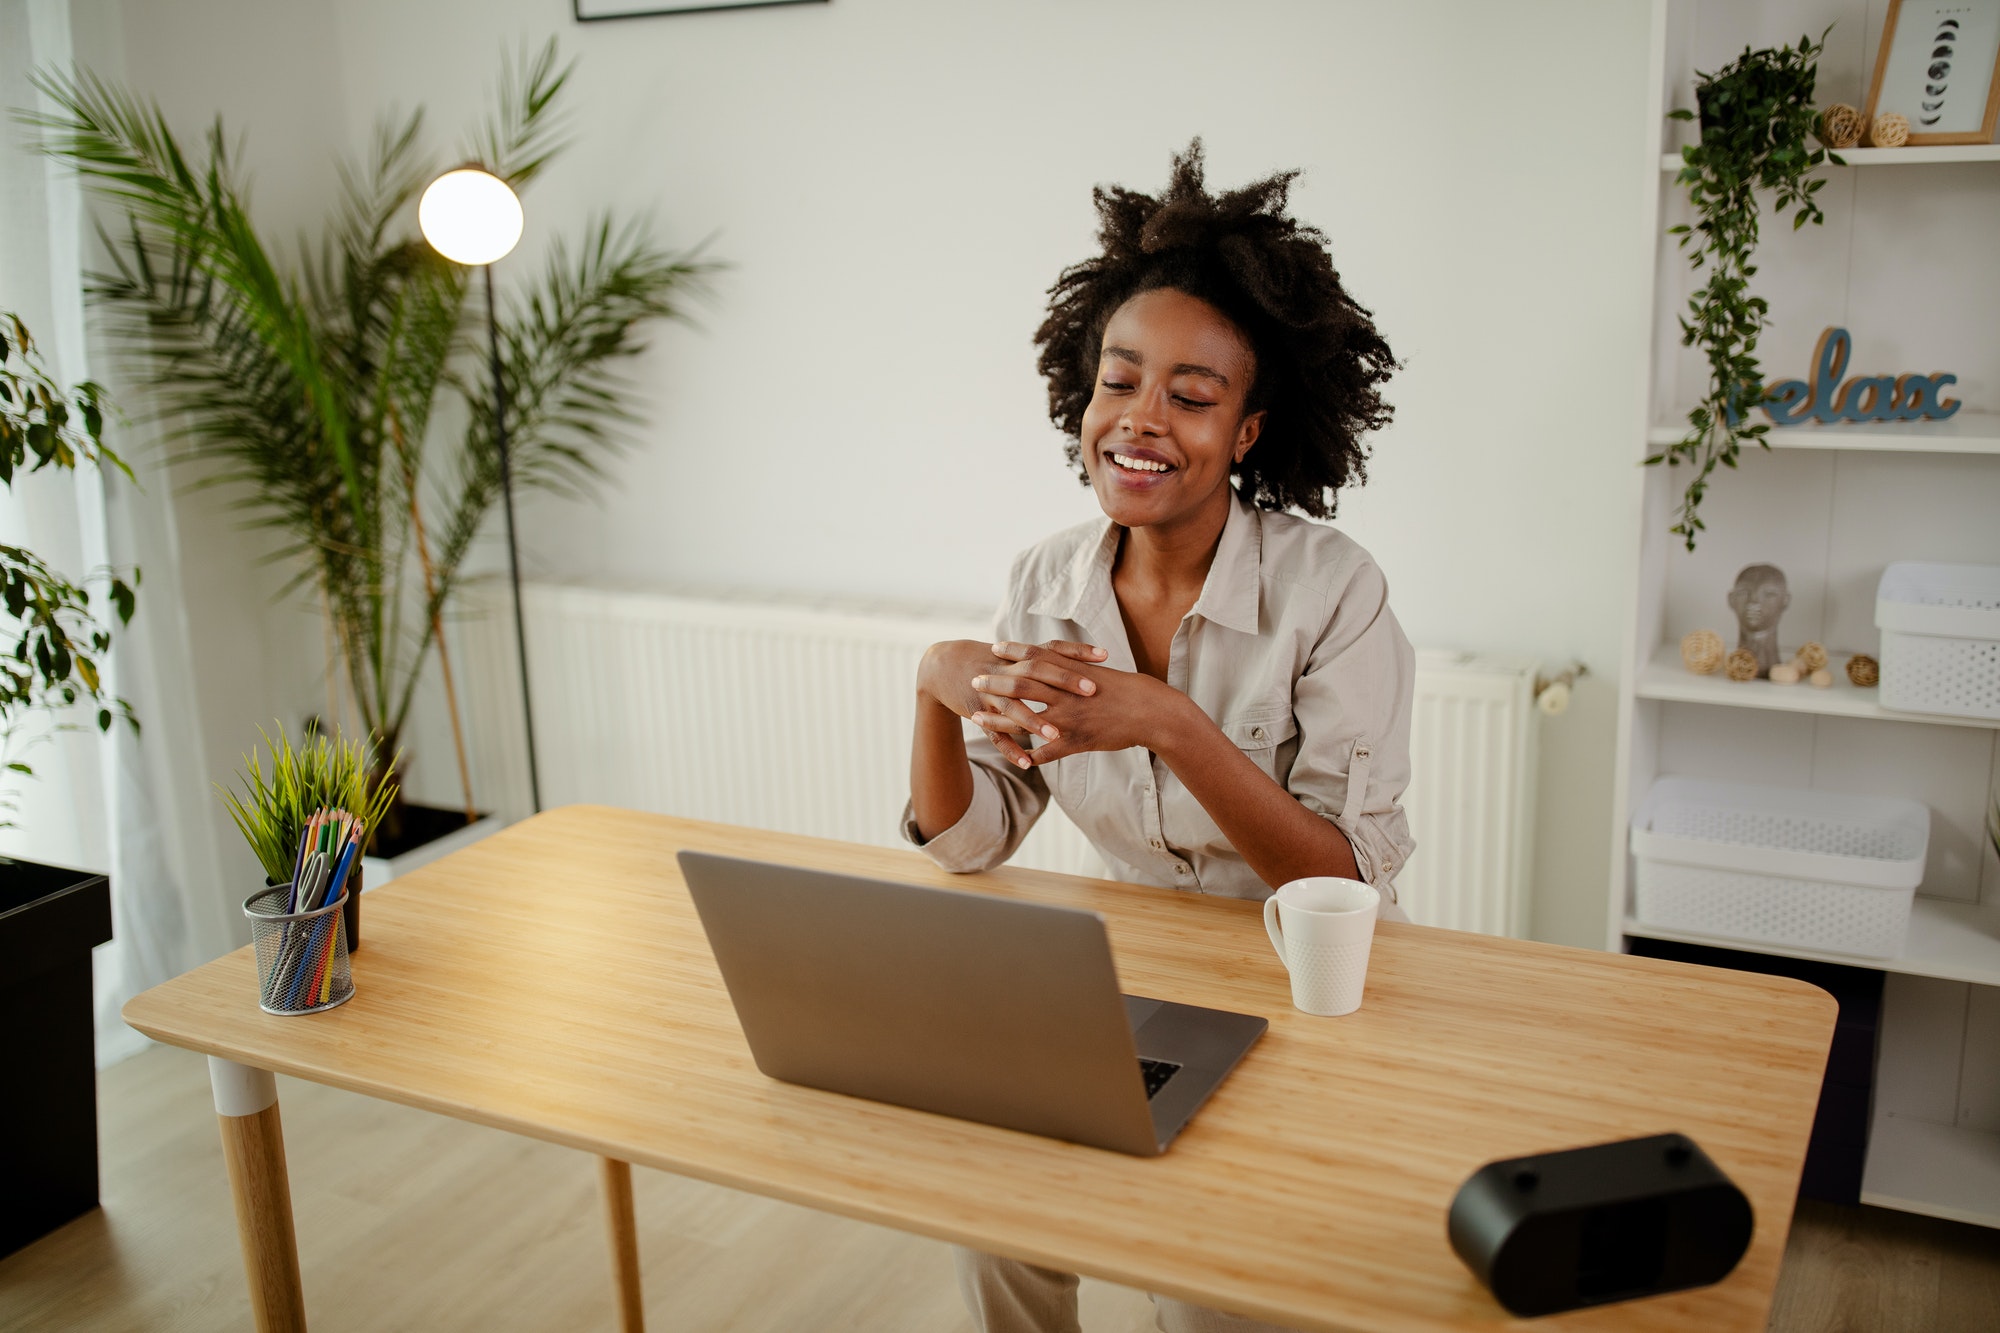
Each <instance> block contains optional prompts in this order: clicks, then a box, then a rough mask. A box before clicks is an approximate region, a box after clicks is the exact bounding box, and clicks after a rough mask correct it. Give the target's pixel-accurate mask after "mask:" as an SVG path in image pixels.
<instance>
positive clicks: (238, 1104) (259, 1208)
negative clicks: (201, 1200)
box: [208, 1055, 306, 1333]
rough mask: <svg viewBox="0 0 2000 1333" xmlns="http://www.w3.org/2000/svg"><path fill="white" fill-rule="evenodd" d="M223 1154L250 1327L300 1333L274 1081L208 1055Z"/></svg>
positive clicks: (302, 1315)
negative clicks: (240, 1250)
mask: <svg viewBox="0 0 2000 1333" xmlns="http://www.w3.org/2000/svg"><path fill="white" fill-rule="evenodd" d="M208 1080H209V1085H210V1086H211V1087H212V1088H213V1089H214V1091H215V1113H216V1115H217V1116H218V1117H220V1118H221V1120H222V1156H223V1160H224V1161H225V1162H227V1163H228V1165H229V1190H230V1193H231V1194H233V1195H234V1196H235V1198H236V1238H237V1240H238V1241H239V1242H241V1244H242V1246H243V1275H244V1277H245V1278H246V1279H247V1280H248V1281H249V1284H250V1313H251V1315H252V1316H253V1317H254V1318H255V1319H256V1321H257V1333H305V1327H306V1302H305V1293H304V1290H303V1289H302V1288H301V1287H300V1285H299V1245H298V1239H297V1236H296V1235H295V1234H294V1233H293V1230H292V1186H291V1181H290V1180H289V1179H288V1178H287V1176H286V1174H285V1133H284V1130H283V1128H282V1127H281V1126H280V1125H279V1123H278V1080H277V1079H276V1078H275V1077H273V1076H272V1074H271V1073H270V1072H269V1071H268V1070H263V1069H252V1068H251V1067H250V1066H248V1065H239V1064H237V1063H236V1062H235V1061H233V1060H223V1059H219V1058H218V1057H216V1056H213V1055H211V1056H209V1057H208Z"/></svg>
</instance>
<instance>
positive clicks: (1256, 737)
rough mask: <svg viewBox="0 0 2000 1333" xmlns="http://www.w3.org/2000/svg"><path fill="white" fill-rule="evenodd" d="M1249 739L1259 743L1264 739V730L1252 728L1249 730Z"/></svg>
mask: <svg viewBox="0 0 2000 1333" xmlns="http://www.w3.org/2000/svg"><path fill="white" fill-rule="evenodd" d="M1250 739H1251V740H1253V741H1261V740H1263V739H1264V729H1263V728H1262V727H1252V728H1250Z"/></svg>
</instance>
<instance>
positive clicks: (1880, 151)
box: [1660, 6, 2000, 171]
mask: <svg viewBox="0 0 2000 1333" xmlns="http://www.w3.org/2000/svg"><path fill="white" fill-rule="evenodd" d="M1831 7H1832V6H1827V8H1831ZM1848 7H1849V8H1855V9H1858V8H1860V6H1848ZM1877 22H1878V26H1879V22H1880V19H1879V15H1878V16H1877ZM1793 40H1796V39H1793ZM1840 157H1841V160H1842V161H1843V162H1845V163H1846V164H1847V165H1848V166H1850V167H1919V166H1936V165H1938V164H1940V163H1947V162H2000V144H1993V143H1954V144H1942V145H1939V146H1937V147H1927V148H1910V147H1907V146H1905V147H1902V148H1843V149H1841V150H1840ZM1684 165H1686V164H1685V163H1684V162H1683V161H1682V160H1681V155H1680V151H1679V150H1678V149H1676V150H1675V151H1673V152H1671V153H1665V154H1662V155H1661V157H1660V170H1662V171H1679V170H1680V169H1681V167H1682V166H1684ZM1832 169H1833V170H1835V171H1838V170H1839V169H1840V168H1838V167H1834V168H1832Z"/></svg>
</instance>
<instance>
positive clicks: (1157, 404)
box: [1119, 389, 1167, 435]
mask: <svg viewBox="0 0 2000 1333" xmlns="http://www.w3.org/2000/svg"><path fill="white" fill-rule="evenodd" d="M1119 424H1120V425H1122V426H1124V427H1125V429H1127V430H1129V431H1131V432H1132V433H1133V434H1134V435H1164V434H1165V433H1166V430H1167V399H1166V395H1165V394H1163V393H1161V392H1160V391H1159V390H1158V389H1150V390H1149V389H1141V390H1139V391H1138V392H1137V393H1134V394H1133V395H1132V396H1131V397H1130V398H1128V399H1126V400H1125V413H1124V416H1123V418H1122V419H1121V420H1120V422H1119Z"/></svg>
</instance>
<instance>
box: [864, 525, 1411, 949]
mask: <svg viewBox="0 0 2000 1333" xmlns="http://www.w3.org/2000/svg"><path fill="white" fill-rule="evenodd" d="M1118 536H1119V530H1118V528H1117V527H1116V526H1115V525H1113V524H1112V522H1111V521H1110V520H1109V519H1097V520H1095V521H1093V522H1090V523H1085V524H1081V525H1079V526H1077V527H1074V528H1071V529H1069V530H1068V531H1066V532H1061V533H1058V534H1056V535H1055V536H1053V537H1050V538H1049V539H1048V540H1046V541H1043V542H1041V543H1039V544H1038V545H1036V546H1033V547H1030V548H1029V549H1028V550H1026V551H1024V552H1023V553H1022V554H1021V555H1020V556H1019V557H1018V558H1017V559H1016V560H1015V562H1014V568H1013V572H1012V574H1011V575H1010V576H1009V578H1008V586H1007V596H1006V600H1005V601H1004V602H1003V603H1002V604H1001V607H1000V612H999V615H998V616H997V617H996V619H995V628H994V637H995V639H996V640H1000V639H1011V640H1015V641H1017V642H1021V643H1044V642H1047V641H1048V640H1050V639H1070V640H1076V641H1080V642H1083V643H1091V644H1096V645H1097V646H1098V647H1100V648H1103V649H1104V650H1105V652H1106V653H1107V655H1108V656H1107V658H1106V665H1108V666H1111V667H1115V668H1117V669H1118V670H1121V671H1134V670H1137V667H1136V664H1135V663H1134V661H1133V657H1132V649H1131V645H1130V644H1129V642H1128V641H1127V640H1126V637H1125V624H1124V620H1123V618H1122V617H1121V616H1120V615H1119V612H1118V601H1117V598H1116V596H1115V595H1114V594H1113V592H1112V589H1111V564H1112V560H1113V558H1114V557H1115V556H1116V554H1117V551H1118ZM1415 672H1416V655H1415V653H1414V652H1412V651H1411V648H1410V643H1409V640H1408V639H1406V638H1404V637H1403V631H1402V629H1401V627H1400V626H1398V625H1397V623H1396V617H1395V616H1394V615H1393V614H1392V613H1391V612H1390V610H1389V589H1388V584H1387V582H1386V581H1385V580H1384V579H1383V577H1382V571H1381V569H1380V568H1379V567H1378V566H1377V565H1376V564H1375V562H1374V561H1373V560H1372V559H1371V558H1370V557H1369V555H1368V553H1367V552H1366V551H1364V550H1362V549H1361V547H1360V546H1358V545H1356V544H1355V542H1353V541H1352V540H1351V539H1349V538H1348V537H1347V536H1346V535H1344V534H1342V533H1340V532H1338V531H1336V530H1335V529H1333V528H1330V527H1327V526H1325V525H1323V524H1319V523H1314V522H1310V521H1308V520H1306V519H1302V518H1298V517H1295V516H1293V515H1290V514H1283V513H1269V512H1265V511H1262V510H1259V509H1256V508H1254V507H1253V506H1251V505H1249V504H1247V503H1245V502H1244V501H1242V500H1241V499H1238V500H1236V501H1235V502H1234V503H1233V504H1232V505H1231V507H1230V511H1229V518H1228V520H1227V522H1226V523H1225V524H1224V526H1223V529H1222V540H1221V542H1220V544H1219V545H1218V546H1217V547H1216V552H1215V560H1214V562H1213V563H1212V564H1211V565H1210V566H1209V570H1208V579H1207V581H1206V582H1205V583H1204V584H1203V585H1202V590H1201V596H1200V597H1199V598H1198V599H1197V600H1196V601H1195V604H1194V607H1193V609H1192V610H1190V611H1189V612H1188V613H1187V615H1186V616H1185V617H1183V618H1182V620H1181V623H1180V625H1179V627H1178V628H1176V629H1175V631H1174V639H1173V647H1172V650H1171V653H1170V655H1169V658H1168V663H1167V684H1169V685H1171V686H1173V687H1174V688H1175V689H1177V690H1179V691H1181V692H1182V693H1183V694H1186V695H1187V696H1188V697H1189V698H1190V699H1192V700H1194V702H1195V703H1196V704H1197V705H1199V706H1200V708H1201V710H1202V711H1203V712H1205V713H1207V714H1208V715H1209V717H1211V718H1213V719H1214V720H1215V722H1216V724H1217V725H1218V726H1220V727H1221V728H1222V730H1223V731H1224V733H1226V734H1227V735H1228V736H1229V738H1230V739H1231V740H1233V741H1235V742H1236V744H1237V745H1239V746H1241V747H1242V749H1243V752H1244V753H1245V754H1247V755H1249V756H1250V758H1251V759H1253V760H1255V761H1256V764H1257V766H1258V767H1259V768H1261V769H1262V770H1263V771H1264V772H1266V773H1268V774H1270V776H1271V777H1272V778H1274V779H1276V780H1277V782H1278V783H1279V784H1280V785H1281V786H1283V787H1284V788H1285V790H1287V791H1289V792H1290V793H1291V794H1292V795H1293V796H1294V797H1296V798H1297V799H1298V800H1299V802H1300V803H1301V804H1303V805H1304V806H1305V807H1306V808H1307V809H1309V810H1311V811H1312V812H1313V813H1315V814H1317V815H1319V816H1320V817H1321V818H1324V819H1330V820H1332V821H1333V822H1334V823H1335V824H1336V825H1338V826H1339V828H1340V830H1341V832H1342V833H1344V834H1346V835H1347V839H1348V841H1349V842H1350V843H1352V844H1353V846H1354V859H1355V861H1356V862H1357V864H1358V865H1359V867H1360V872H1361V877H1362V878H1363V879H1365V880H1367V881H1368V882H1369V883H1370V884H1373V885H1374V886H1376V887H1377V888H1378V889H1381V890H1382V893H1383V898H1384V899H1385V902H1384V905H1383V908H1384V914H1385V915H1388V916H1393V917H1401V916H1402V913H1401V912H1400V911H1397V910H1395V909H1394V907H1393V906H1392V904H1393V902H1394V898H1395V887H1394V885H1395V875H1396V872H1397V871H1398V870H1400V869H1401V868H1402V866H1403V865H1404V863H1405V862H1407V861H1408V860H1409V856H1410V852H1411V850H1412V848H1413V847H1414V845H1415V844H1414V843H1413V842H1412V840H1411V838H1410V829H1409V821H1408V820H1407V819H1406V818H1405V817H1404V815H1403V809H1402V806H1401V805H1400V804H1399V801H1400V799H1401V797H1402V794H1403V790H1404V788H1405V787H1407V786H1408V785H1409V781H1410V709H1411V703H1412V699H1413V692H1414V681H1415ZM966 751H967V753H968V754H969V755H970V756H971V759H972V776H973V783H972V804H971V806H970V807H968V808H967V810H966V812H965V814H964V815H962V816H961V817H960V818H959V821H958V822H957V823H956V824H953V825H952V826H951V827H950V828H948V829H946V830H945V831H944V832H942V833H940V834H938V836H937V837H935V838H932V839H931V840H930V841H929V842H928V843H925V842H923V841H922V837H921V835H920V834H919V833H918V832H917V829H916V825H915V821H914V819H913V818H912V816H911V812H910V811H909V810H908V809H907V808H906V809H905V810H904V812H903V829H904V836H905V837H906V838H908V839H909V840H910V841H911V842H912V843H916V844H918V845H920V846H921V847H922V848H923V850H924V851H925V853H926V854H928V855H929V856H930V858H931V859H932V860H933V861H936V862H937V863H938V865H940V866H942V867H943V868H944V869H946V870H951V871H959V872H965V871H974V870H985V869H988V868H990V867H992V866H996V865H998V864H1000V863H1001V862H1003V861H1005V860H1006V859H1007V858H1008V857H1009V856H1012V855H1013V854H1014V851H1015V849H1016V848H1018V847H1019V846H1020V845H1021V840H1022V839H1023V838H1024V837H1026V836H1027V834H1028V830H1029V829H1030V828H1031V827H1032V826H1033V825H1034V822H1035V820H1036V819H1037V818H1039V817H1040V815H1041V813H1042V810H1043V809H1044V808H1045V807H1046V806H1047V804H1048V801H1049V798H1050V797H1051V796H1053V797H1054V798H1055V801H1056V804H1057V805H1059V806H1061V807H1062V809H1063V811H1064V813H1066V814H1067V815H1068V816H1069V817H1070V818H1071V819H1072V820H1074V821H1075V823H1076V825H1077V827H1078V828H1080V829H1081V830H1082V831H1083V833H1084V836H1085V837H1087V838H1089V839H1090V841H1091V843H1092V844H1093V845H1094V846H1095V847H1096V848H1097V850H1098V852H1099V854H1100V855H1102V856H1103V857H1104V860H1105V862H1106V865H1107V866H1108V868H1109V870H1110V872H1111V874H1112V875H1113V876H1115V877H1116V878H1118V879H1122V880H1126V881H1130V882H1132V883H1137V884H1154V885H1160V886H1162V887H1166V888H1175V889H1188V890H1195V891H1199V892H1202V893H1212V894H1218V895H1222V896H1225V897H1230V898H1256V899H1261V898H1265V897H1268V896H1270V892H1271V890H1270V887H1269V886H1268V885H1266V884H1265V883H1264V882H1263V881H1262V880H1261V879H1259V878H1258V877H1257V873H1256V872H1255V871H1253V870H1252V869H1251V868H1250V866H1249V864H1248V863H1247V862H1246V861H1245V860H1244V859H1243V856H1242V854H1241V853H1239V852H1238V851H1237V850H1236V849H1235V848H1234V847H1232V846H1231V845H1230V844H1229V841H1228V839H1226V838H1225V837H1224V836H1223V834H1222V830H1221V829H1219V828H1217V827H1216V824H1215V821H1214V820H1212V819H1210V818H1209V816H1208V812H1207V811H1206V810H1204V809H1203V808H1202V806H1201V803H1200V802H1198V801H1197V800H1195V798H1194V797H1193V796H1192V795H1191V794H1190V793H1189V792H1188V790H1187V788H1186V787H1185V786H1183V785H1182V784H1181V781H1180V779H1179V778H1178V777H1176V776H1175V775H1174V773H1173V771H1172V770H1171V769H1169V768H1168V767H1167V765H1166V764H1165V763H1164V762H1163V761H1162V760H1161V759H1160V758H1159V757H1158V756H1156V755H1154V754H1153V753H1152V752H1151V751H1148V750H1143V749H1137V748H1134V749H1130V750H1117V751H1102V750H1100V751H1090V752H1086V753H1083V754H1076V755H1070V756H1068V757H1067V758H1063V759H1058V760H1056V761H1055V762H1054V763H1053V764H1052V765H1048V766H1046V767H1040V766H1038V767H1036V768H1032V769H1029V770H1026V771H1022V770H1021V769H1017V768H1015V767H1014V766H1013V765H1012V764H1009V763H1008V762H1007V761H1006V760H1004V759H1002V758H1001V757H1000V754H999V752H998V751H997V750H995V749H994V748H993V746H992V745H991V743H990V742H988V741H987V740H986V737H985V734H984V733H983V732H982V731H980V729H979V728H978V727H975V726H973V725H972V724H971V723H970V722H968V723H967V724H966Z"/></svg>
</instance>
